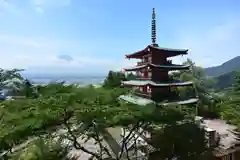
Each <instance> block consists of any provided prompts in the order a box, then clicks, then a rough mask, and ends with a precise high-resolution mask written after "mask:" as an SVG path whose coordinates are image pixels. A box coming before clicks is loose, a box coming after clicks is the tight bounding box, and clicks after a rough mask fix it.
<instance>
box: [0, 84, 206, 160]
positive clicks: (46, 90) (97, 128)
mask: <svg viewBox="0 0 240 160" xmlns="http://www.w3.org/2000/svg"><path fill="white" fill-rule="evenodd" d="M124 92H125V91H124V89H122V88H114V89H105V88H94V87H86V88H79V87H77V86H75V85H64V84H63V83H52V84H48V85H46V86H38V94H39V96H38V97H36V98H32V97H28V98H26V99H18V100H14V101H5V102H2V103H1V104H0V144H1V145H0V152H1V151H2V153H3V154H4V155H12V153H11V152H13V153H16V152H18V151H19V152H21V153H24V151H25V150H24V149H23V148H25V147H27V148H29V149H30V148H31V144H32V143H33V142H34V141H35V140H36V139H39V136H41V137H43V138H44V139H45V138H46V137H47V136H48V135H51V136H54V137H55V138H59V137H61V139H63V140H64V141H66V140H68V141H69V142H70V143H68V144H67V148H68V149H69V148H75V149H77V150H81V151H82V152H85V153H88V154H90V155H91V156H92V157H93V158H95V159H103V158H104V157H110V158H111V159H116V160H120V159H131V157H132V156H133V155H131V154H130V150H129V149H126V144H128V143H129V141H130V140H131V139H132V133H133V131H136V130H139V128H147V127H149V126H150V125H155V126H163V125H165V126H176V124H177V123H178V122H182V121H183V120H189V121H190V120H191V119H192V118H193V117H192V118H189V117H191V115H189V112H188V110H187V109H183V108H182V107H180V106H166V107H164V106H162V107H159V108H156V106H155V105H149V106H137V105H134V104H130V103H124V102H120V101H118V99H117V98H118V96H119V95H121V94H123V93H124ZM116 127H123V128H129V130H130V132H129V133H128V134H127V135H126V136H124V139H123V143H121V144H119V143H117V141H116V140H115V139H114V138H113V137H114V136H113V135H112V134H110V132H109V130H108V129H109V128H116ZM165 130H166V129H165ZM192 133H193V134H194V132H192ZM118 134H119V133H118ZM202 136H203V135H202ZM83 137H85V138H83ZM79 138H83V139H85V140H86V142H85V143H88V141H90V140H94V141H95V142H96V146H98V148H99V150H98V151H92V150H90V149H89V148H87V147H86V145H85V143H83V142H82V143H80V142H79V141H78V139H79ZM198 139H199V137H196V139H193V140H197V141H198ZM170 140H171V139H169V143H171V141H170ZM186 140H187V139H186ZM28 141H29V143H26V142H28ZM135 141H137V140H135ZM106 143H107V144H106ZM134 143H135V142H134ZM176 143H177V142H176ZM179 143H180V142H179ZM181 143H185V142H182V141H181ZM19 144H21V145H20V146H24V147H23V148H21V147H19ZM25 144H26V145H25ZM48 145H50V144H48ZM37 146H38V147H37V148H40V150H41V148H42V147H41V146H39V145H37ZM60 148H61V147H60ZM137 148H138V147H137V146H135V149H137ZM8 150H9V152H6V151H8ZM28 151H29V152H31V156H36V155H37V156H38V157H45V156H48V155H49V152H47V151H44V152H40V154H36V153H39V152H38V151H35V150H33V151H31V150H28ZM131 151H132V150H131ZM182 152H185V151H182ZM25 153H26V152H25ZM57 153H58V152H57ZM133 154H136V153H133ZM175 154H176V155H178V154H180V152H176V153H175ZM181 154H184V153H181ZM21 155H22V156H23V155H25V154H21ZM25 156H27V155H25ZM28 156H29V155H28ZM31 156H30V157H31ZM55 156H56V155H55ZM166 158H167V157H166ZM37 159H40V158H37Z"/></svg>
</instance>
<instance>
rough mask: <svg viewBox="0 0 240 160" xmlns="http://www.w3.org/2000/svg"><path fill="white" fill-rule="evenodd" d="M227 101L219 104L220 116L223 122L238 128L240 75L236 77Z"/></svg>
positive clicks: (239, 126) (239, 121) (239, 119)
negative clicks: (225, 121)
mask: <svg viewBox="0 0 240 160" xmlns="http://www.w3.org/2000/svg"><path fill="white" fill-rule="evenodd" d="M228 96H229V97H228V99H226V101H225V102H224V103H222V104H221V110H222V112H221V115H222V118H223V119H224V120H227V121H228V122H229V123H231V124H234V125H237V126H238V130H239V128H240V125H239V124H240V114H239V113H240V74H239V73H238V74H237V76H236V80H235V83H234V84H233V87H232V89H231V91H230V92H228Z"/></svg>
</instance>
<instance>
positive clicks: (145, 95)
mask: <svg viewBox="0 0 240 160" xmlns="http://www.w3.org/2000/svg"><path fill="white" fill-rule="evenodd" d="M134 94H136V95H139V96H142V97H144V98H150V97H151V93H150V92H143V91H139V90H135V91H134Z"/></svg>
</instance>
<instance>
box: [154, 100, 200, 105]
mask: <svg viewBox="0 0 240 160" xmlns="http://www.w3.org/2000/svg"><path fill="white" fill-rule="evenodd" d="M197 102H198V98H190V99H186V100H182V101H176V102H166V103H158V105H163V106H168V105H185V104H193V103H197Z"/></svg>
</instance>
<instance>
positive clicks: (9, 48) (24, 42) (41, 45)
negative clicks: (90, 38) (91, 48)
mask: <svg viewBox="0 0 240 160" xmlns="http://www.w3.org/2000/svg"><path fill="white" fill-rule="evenodd" d="M74 44H77V45H74ZM63 51H64V55H68V56H69V57H71V58H72V60H71V61H66V60H63V59H61V58H59V56H61V55H63ZM83 52H84V51H83V50H82V49H81V48H80V47H79V43H74V42H72V41H59V40H53V39H47V38H26V37H14V36H3V35H1V36H0V56H1V59H0V66H1V67H2V68H6V69H8V68H23V69H26V70H27V71H31V72H38V71H39V72H46V73H47V72H59V73H64V72H65V73H66V72H75V73H87V72H89V73H97V72H99V73H106V72H107V71H108V70H109V69H113V70H119V69H121V67H125V66H130V65H133V64H134V62H133V61H127V60H124V59H119V60H111V59H106V58H104V57H102V58H99V57H94V56H90V54H87V53H85V54H83Z"/></svg>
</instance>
